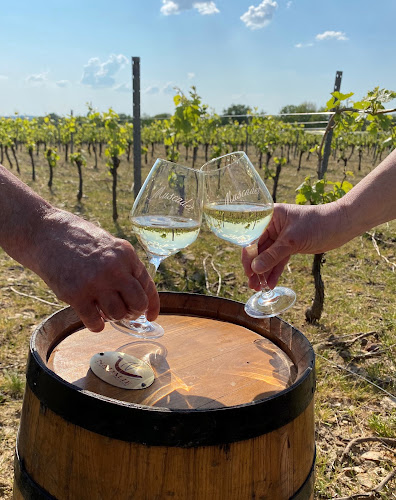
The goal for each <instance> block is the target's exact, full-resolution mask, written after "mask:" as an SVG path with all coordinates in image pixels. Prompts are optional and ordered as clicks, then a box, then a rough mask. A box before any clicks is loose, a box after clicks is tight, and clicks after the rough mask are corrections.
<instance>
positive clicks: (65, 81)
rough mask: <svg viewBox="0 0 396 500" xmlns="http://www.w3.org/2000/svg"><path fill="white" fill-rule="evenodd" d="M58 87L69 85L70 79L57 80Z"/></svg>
mask: <svg viewBox="0 0 396 500" xmlns="http://www.w3.org/2000/svg"><path fill="white" fill-rule="evenodd" d="M55 83H56V85H57V86H58V87H62V88H64V87H68V86H69V84H70V82H69V81H68V80H59V81H58V82H55Z"/></svg>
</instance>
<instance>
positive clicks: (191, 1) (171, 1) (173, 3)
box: [161, 0, 220, 16]
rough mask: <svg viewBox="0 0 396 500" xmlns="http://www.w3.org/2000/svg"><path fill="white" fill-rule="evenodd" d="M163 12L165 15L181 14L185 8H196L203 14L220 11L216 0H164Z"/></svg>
mask: <svg viewBox="0 0 396 500" xmlns="http://www.w3.org/2000/svg"><path fill="white" fill-rule="evenodd" d="M162 3H163V5H162V7H161V12H162V14H164V16H172V15H174V14H180V12H182V11H183V10H191V9H196V10H197V11H198V12H199V13H200V14H202V15H210V14H218V13H219V12H220V11H219V9H218V8H217V7H216V4H215V3H214V2H197V1H196V0H162Z"/></svg>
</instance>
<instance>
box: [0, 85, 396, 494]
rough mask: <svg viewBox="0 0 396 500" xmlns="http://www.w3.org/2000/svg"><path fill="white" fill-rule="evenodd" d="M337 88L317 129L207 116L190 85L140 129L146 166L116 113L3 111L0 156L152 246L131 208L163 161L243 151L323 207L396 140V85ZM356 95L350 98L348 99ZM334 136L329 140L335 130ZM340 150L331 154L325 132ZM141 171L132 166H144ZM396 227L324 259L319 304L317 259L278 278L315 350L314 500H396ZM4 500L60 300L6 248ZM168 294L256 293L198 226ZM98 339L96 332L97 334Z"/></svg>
mask: <svg viewBox="0 0 396 500" xmlns="http://www.w3.org/2000/svg"><path fill="white" fill-rule="evenodd" d="M352 97H353V95H352V94H340V93H334V95H332V96H331V99H330V100H329V102H328V103H327V109H326V110H324V111H323V113H324V114H323V115H321V116H324V117H325V119H326V120H328V124H327V127H325V128H324V129H323V130H322V131H321V132H315V131H313V130H312V129H311V130H310V129H309V128H307V127H306V126H305V125H304V123H299V122H298V121H299V119H298V116H296V117H295V118H296V121H295V122H293V121H290V117H289V119H288V120H287V121H286V120H284V119H282V116H276V117H275V116H266V115H264V116H262V115H261V114H259V113H257V112H252V113H251V114H250V115H249V116H247V117H245V119H243V120H242V119H241V120H238V119H228V120H226V123H224V118H221V117H220V116H217V115H215V114H210V113H209V111H208V107H207V106H206V105H203V104H202V102H201V99H200V97H199V96H198V95H197V93H196V90H195V89H194V88H193V89H192V90H191V92H190V94H189V95H188V96H186V95H184V94H182V93H181V92H180V93H179V94H178V95H177V96H176V97H175V112H174V114H173V115H172V116H171V117H169V118H166V119H161V120H153V121H152V123H150V124H147V125H145V126H143V127H142V129H141V148H140V149H141V158H140V160H141V167H140V165H137V164H134V162H133V124H132V122H127V121H121V120H120V117H119V116H118V115H117V114H116V113H115V112H114V111H113V110H111V109H110V110H108V111H107V112H104V113H99V112H96V111H95V110H93V109H92V108H88V111H87V114H86V116H69V117H62V118H59V117H57V118H56V119H54V118H53V117H51V116H47V117H42V118H35V119H30V120H28V119H25V118H23V117H19V116H15V117H13V118H0V163H1V164H3V165H4V166H5V167H6V168H8V169H10V171H11V172H13V173H14V174H15V175H17V176H19V177H20V178H21V179H22V180H23V181H24V182H25V183H27V184H28V185H29V186H31V187H32V188H33V189H34V190H35V191H37V192H38V193H39V194H40V195H41V196H43V197H44V198H45V199H47V200H48V201H49V202H50V203H53V204H54V205H56V206H58V207H61V208H64V209H65V210H69V211H71V212H74V213H76V214H79V215H80V216H82V217H84V218H87V219H89V220H91V221H93V222H95V223H97V224H100V225H101V226H102V227H104V228H105V229H107V230H108V231H109V232H111V233H112V234H115V235H117V236H119V237H122V238H126V239H128V240H129V241H131V242H132V244H133V245H134V246H135V247H136V249H137V251H138V253H139V255H140V256H141V258H142V260H143V261H145V256H144V252H143V250H142V249H141V248H140V247H139V246H138V244H137V241H136V239H135V237H134V236H133V235H132V234H131V229H130V226H129V220H128V214H129V210H130V208H131V206H132V203H133V200H134V193H136V189H137V188H138V187H139V185H138V184H139V182H138V181H137V179H140V177H141V179H142V180H144V179H145V177H146V175H147V173H148V171H149V169H150V168H151V166H152V164H153V162H154V161H155V159H156V158H157V157H162V158H165V157H166V158H168V159H170V160H172V161H177V162H179V163H182V164H186V165H189V166H191V167H195V168H199V167H200V166H201V165H202V164H203V163H204V162H206V161H208V160H209V159H211V158H214V157H217V156H219V155H222V154H225V153H227V152H230V151H235V150H244V151H246V152H247V153H248V155H249V157H250V158H251V160H252V161H253V163H254V165H255V166H256V168H257V170H258V171H259V172H260V175H261V176H262V177H263V179H264V180H265V182H266V184H267V186H268V188H269V190H270V192H271V194H272V195H273V198H274V199H275V200H276V201H277V202H280V203H282V202H287V203H326V202H329V201H332V200H334V199H337V198H338V197H340V196H342V195H343V194H344V193H345V192H346V191H348V189H350V188H351V187H352V186H353V185H355V184H356V183H357V182H359V180H360V179H362V178H363V177H364V176H365V175H367V173H369V172H370V171H371V170H372V169H373V168H374V167H375V166H376V165H377V164H378V163H379V162H380V161H381V160H382V159H384V158H385V157H386V155H387V154H388V153H389V152H390V151H391V150H393V149H394V148H395V146H396V128H395V123H394V120H393V117H392V112H391V111H394V110H386V108H385V104H386V103H387V102H389V101H390V100H392V99H394V98H395V95H394V93H392V92H388V91H384V90H380V89H378V88H377V89H374V90H373V91H372V92H369V93H368V94H367V96H366V97H365V98H364V99H362V100H360V101H357V102H353V103H351V98H352ZM346 103H347V104H346ZM331 136H332V137H331ZM329 137H331V148H330V149H329V151H328V152H326V143H328V141H327V139H328V138H329ZM137 168H139V172H138V173H137V171H136V169H137ZM395 232H396V221H392V222H390V223H388V224H384V225H382V226H380V227H378V228H374V229H373V230H372V231H370V232H369V233H366V234H364V235H362V236H361V237H359V238H355V239H354V240H353V241H351V242H350V243H348V244H347V245H345V246H344V247H342V248H341V249H337V250H334V251H332V252H329V253H328V254H326V256H325V261H324V262H323V263H322V266H321V276H322V279H323V282H324V287H325V298H324V303H323V304H322V305H321V310H320V312H319V314H318V315H317V317H308V316H307V314H306V311H307V309H308V308H310V307H311V305H312V300H313V298H314V297H315V286H314V280H313V276H312V264H313V259H314V256H311V255H298V256H294V257H293V258H292V259H291V261H290V263H289V265H288V267H287V269H286V271H285V272H284V274H283V276H282V278H281V282H282V283H281V284H284V285H285V286H289V287H291V288H293V289H294V290H295V291H296V292H297V296H298V298H297V303H296V305H295V306H294V307H293V308H292V309H290V310H289V311H287V312H286V313H285V314H284V315H283V317H284V319H285V320H286V321H288V322H290V323H291V324H293V325H294V326H295V327H296V328H298V329H300V330H301V331H302V332H303V333H304V334H305V335H306V336H307V338H308V339H309V340H310V342H311V343H312V345H313V347H314V350H315V352H316V355H317V359H316V367H317V393H316V410H315V411H316V445H317V459H316V482H315V498H317V499H320V500H322V499H331V498H332V499H344V500H345V499H361V498H362V499H363V498H372V499H374V498H383V499H392V498H396V496H395V489H396V488H395V478H394V464H395V446H396V431H395V429H396V398H395V396H394V394H395V389H396V380H395V377H394V373H395V370H396V356H395V352H396V334H395V332H396V313H395V304H394V297H395V294H396V280H395V269H396V248H395V244H396V236H395ZM0 270H1V272H0V276H1V278H0V288H1V295H0V306H1V308H2V309H3V314H2V315H1V316H0V329H1V331H2V335H1V339H0V415H1V422H0V439H1V442H2V451H1V454H0V498H7V499H8V498H11V491H12V474H13V473H12V461H13V452H14V447H15V439H16V432H17V428H18V423H19V417H20V409H21V405H22V395H23V388H24V370H25V362H26V357H27V351H28V343H29V337H30V335H31V332H32V329H33V328H34V327H35V326H36V325H37V324H38V323H39V322H40V321H42V320H43V319H44V318H46V317H47V316H48V315H49V314H51V313H52V312H54V311H56V310H57V309H59V308H61V307H64V304H61V303H59V301H58V300H57V298H56V297H55V296H54V294H53V293H52V292H51V291H50V290H49V289H48V288H47V287H46V286H45V284H44V283H43V282H41V280H40V279H39V278H38V277H37V276H35V275H34V274H33V273H32V272H30V271H29V270H28V269H25V268H23V267H22V266H20V265H19V264H18V263H16V262H15V261H13V260H12V259H11V258H10V257H8V256H7V255H6V254H5V253H4V252H3V251H2V250H0ZM156 283H157V286H158V289H159V290H175V291H185V292H191V293H200V294H207V295H218V296H222V297H226V298H232V299H234V300H239V301H245V300H246V299H247V298H248V297H249V296H250V294H251V291H250V290H249V289H248V288H247V286H246V278H245V276H244V274H243V271H242V266H241V264H240V254H239V251H238V249H237V248H236V247H232V246H231V245H230V244H228V243H226V242H224V241H221V240H219V239H216V238H215V237H214V236H213V234H211V233H210V232H209V230H208V229H207V228H206V227H203V228H202V230H201V233H200V235H199V237H198V239H197V241H196V242H195V243H194V244H193V245H191V247H189V248H188V249H186V250H184V251H182V252H179V253H178V254H176V255H175V256H173V257H169V258H168V259H166V260H165V261H164V262H163V263H162V264H161V265H160V267H159V270H158V273H157V276H156ZM93 335H94V334H93Z"/></svg>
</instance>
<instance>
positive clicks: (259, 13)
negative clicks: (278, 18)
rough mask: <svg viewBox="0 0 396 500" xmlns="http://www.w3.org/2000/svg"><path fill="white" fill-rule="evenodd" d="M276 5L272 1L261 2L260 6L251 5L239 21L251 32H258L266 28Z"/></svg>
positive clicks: (264, 0)
mask: <svg viewBox="0 0 396 500" xmlns="http://www.w3.org/2000/svg"><path fill="white" fill-rule="evenodd" d="M277 7H278V4H277V3H276V2H275V1H273V0H263V1H262V2H261V4H260V5H258V6H257V7H254V6H253V5H251V6H250V7H249V9H248V10H247V12H245V13H244V14H243V15H242V16H241V17H240V19H241V20H242V21H243V22H244V23H245V24H246V26H247V27H248V28H250V29H252V30H258V29H260V28H264V27H265V26H267V25H268V24H269V23H270V21H271V20H272V17H273V15H274V12H275V9H277Z"/></svg>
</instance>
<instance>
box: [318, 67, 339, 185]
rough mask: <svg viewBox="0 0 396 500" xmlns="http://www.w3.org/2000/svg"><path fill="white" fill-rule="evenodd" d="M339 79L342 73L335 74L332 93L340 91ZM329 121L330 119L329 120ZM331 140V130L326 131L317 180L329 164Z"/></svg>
mask: <svg viewBox="0 0 396 500" xmlns="http://www.w3.org/2000/svg"><path fill="white" fill-rule="evenodd" d="M341 78H342V71H337V72H336V77H335V82H334V92H339V91H340V89H341ZM329 119H330V120H331V117H330V118H329ZM332 138H333V128H331V129H330V130H329V131H328V134H327V137H326V142H325V145H324V148H323V157H322V162H321V164H320V165H319V169H318V179H323V176H324V174H325V173H326V172H327V165H328V163H329V157H330V151H331V140H332Z"/></svg>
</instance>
